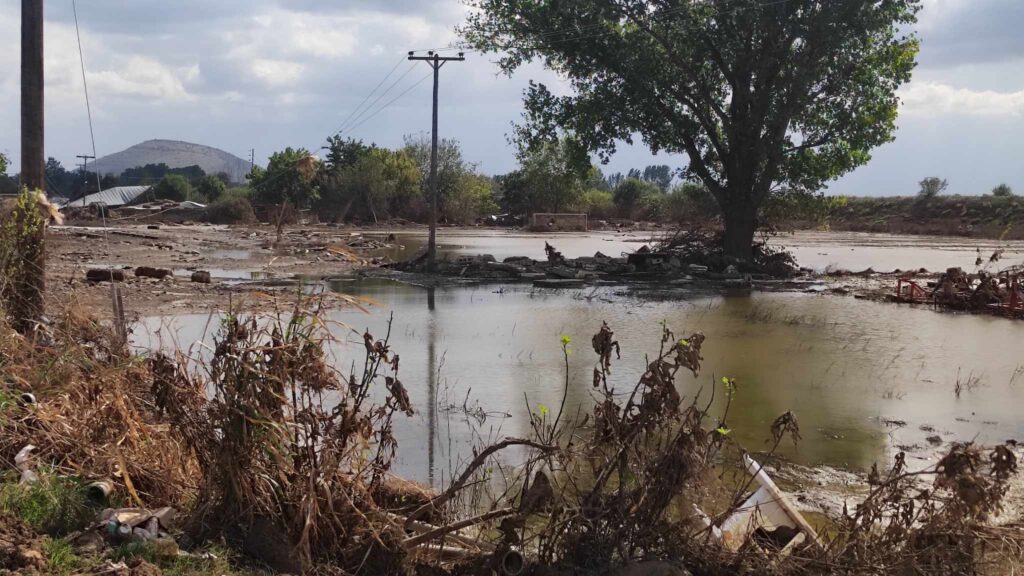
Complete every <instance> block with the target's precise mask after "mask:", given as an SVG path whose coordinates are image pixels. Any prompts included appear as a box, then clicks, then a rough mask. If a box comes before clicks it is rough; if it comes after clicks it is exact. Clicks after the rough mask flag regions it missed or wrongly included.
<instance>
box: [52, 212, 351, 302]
mask: <svg viewBox="0 0 1024 576" xmlns="http://www.w3.org/2000/svg"><path fill="white" fill-rule="evenodd" d="M48 239H49V244H48V246H47V251H48V260H47V287H48V290H47V297H48V299H49V303H50V304H51V305H55V304H65V303H68V302H69V301H75V302H77V303H78V304H80V305H83V306H84V307H85V308H86V309H88V310H89V311H90V312H94V313H96V314H99V315H100V316H103V317H108V316H109V310H110V308H111V306H110V301H111V291H110V285H109V283H107V282H100V283H93V282H89V281H87V280H86V273H87V271H88V270H90V269H99V268H103V269H107V268H109V269H119V270H123V271H124V274H125V281H124V282H123V283H119V285H120V286H121V289H122V291H123V299H124V302H125V309H126V310H127V311H130V312H131V313H134V314H138V315H141V316H151V315H172V314H180V313H186V312H197V311H207V310H211V309H225V308H227V307H229V306H230V305H231V304H233V303H234V304H239V303H245V304H246V306H249V307H251V306H259V305H260V304H261V303H262V302H265V301H266V300H267V298H266V296H267V295H269V294H272V293H274V292H280V291H288V290H294V289H295V287H294V281H293V279H294V278H295V277H297V276H303V277H305V276H309V277H325V276H334V275H343V274H347V273H351V272H352V271H353V270H355V269H357V268H359V267H362V266H365V265H369V264H370V263H371V259H364V258H363V257H362V256H361V255H360V252H365V250H363V249H362V248H360V247H352V246H350V244H352V243H356V244H358V242H354V241H355V240H359V239H361V236H360V234H359V233H358V232H353V231H351V230H347V229H340V228H329V227H317V228H315V229H314V228H301V229H294V230H287V231H286V232H285V234H284V237H283V240H282V242H281V243H280V244H276V233H275V231H274V229H273V228H272V227H270V226H231V227H228V226H214V225H167V224H163V225H159V226H157V227H155V229H154V227H151V226H145V225H135V226H124V227H116V228H84V227H73V226H67V227H60V226H58V227H52V228H51V229H50V230H49V235H48ZM140 266H147V267H152V268H163V269H169V270H171V271H173V275H172V276H169V277H166V278H163V279H159V280H158V279H154V278H146V277H142V278H138V277H136V276H135V273H134V271H135V269H136V268H137V267H140ZM194 271H207V272H210V275H211V283H209V284H203V283H197V282H192V281H191V278H190V277H191V275H192V273H193V272H194Z"/></svg>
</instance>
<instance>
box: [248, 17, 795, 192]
mask: <svg viewBox="0 0 1024 576" xmlns="http://www.w3.org/2000/svg"><path fill="white" fill-rule="evenodd" d="M789 1H790V0H770V1H768V2H758V3H755V4H748V5H741V6H736V7H735V8H732V9H731V10H722V9H719V10H718V11H717V12H716V13H717V14H719V15H724V14H732V13H736V12H739V11H740V10H746V9H756V8H765V7H769V6H775V5H780V4H786V3H788V2H789ZM690 8H691V7H690V6H680V7H677V8H668V9H665V10H662V11H660V12H656V13H651V14H650V18H651V19H654V18H657V17H664V16H665V15H671V14H674V13H680V12H684V11H686V10H689V9H690ZM606 25H607V24H606V23H604V22H599V23H595V24H591V25H588V26H582V27H580V26H573V27H571V28H569V27H566V28H562V29H560V30H552V31H549V32H544V33H541V34H538V35H537V38H538V39H540V40H543V41H545V44H547V45H552V44H562V43H565V42H573V41H578V40H585V39H592V38H600V37H602V36H612V35H618V34H620V31H619V30H609V31H604V32H600V33H597V34H580V33H581V32H589V31H590V30H598V29H601V28H604V27H605V26H606ZM571 33H575V34H571ZM562 34H566V35H565V36H561V37H559V36H560V35H562ZM510 48H511V46H505V47H502V48H501V49H503V50H508V49H510ZM431 51H432V52H451V51H459V52H462V53H464V54H473V53H483V52H485V51H484V50H482V49H472V48H466V47H465V45H461V46H460V45H453V44H449V45H448V46H444V47H438V48H429V49H419V50H412V51H410V53H416V52H431ZM403 59H404V58H403ZM400 64H401V60H399V62H398V63H396V64H395V66H393V67H392V69H391V70H390V71H389V72H388V73H387V74H386V75H385V77H384V78H383V79H382V80H381V81H380V82H379V83H378V84H377V85H376V86H375V87H374V88H373V90H371V91H370V93H369V94H367V96H366V97H365V98H364V99H363V101H362V102H360V104H359V106H357V107H356V108H355V109H354V110H353V111H352V112H351V113H350V114H349V116H348V117H346V120H345V122H343V123H342V127H341V128H339V129H338V130H336V131H335V132H333V133H332V134H331V136H330V137H333V136H338V135H341V134H345V133H347V134H351V133H352V132H353V131H354V130H355V129H356V128H359V127H360V126H362V125H364V124H365V123H366V122H368V121H369V120H370V119H372V118H374V117H376V116H377V115H378V114H380V113H381V112H383V111H384V110H386V109H387V108H389V107H390V106H392V105H393V104H394V103H395V102H397V101H398V100H399V99H401V98H402V97H403V96H405V95H406V94H408V93H409V92H410V91H412V90H413V89H414V88H416V87H417V86H419V85H420V84H422V83H423V82H424V81H425V80H426V79H427V78H429V77H430V74H429V73H428V74H427V75H426V76H424V77H423V78H421V79H420V80H418V81H416V82H415V83H414V84H412V85H411V86H409V87H408V88H407V89H406V90H404V91H403V92H401V93H400V94H399V95H398V96H396V97H395V98H393V99H392V100H390V101H388V102H387V103H386V104H384V105H383V106H381V107H380V108H378V109H376V110H375V111H374V112H373V113H370V111H371V110H373V108H374V106H376V105H377V104H378V103H379V102H380V101H381V100H383V99H384V97H385V96H387V94H389V93H390V92H391V91H392V90H393V89H394V88H395V87H396V86H397V85H398V84H399V83H400V82H401V81H402V80H403V79H404V78H405V77H406V76H408V75H409V73H410V72H412V69H413V68H414V67H415V65H413V66H410V67H409V68H407V69H406V71H405V72H404V73H403V74H402V75H401V76H399V78H398V79H396V80H395V81H394V82H393V83H391V85H390V86H388V88H387V89H386V90H385V91H384V92H382V93H381V94H380V95H378V96H377V97H376V98H375V99H374V100H373V102H371V103H370V105H369V106H367V107H366V108H365V109H363V110H362V111H361V112H358V114H357V113H356V112H357V111H358V110H359V109H360V108H362V106H363V105H364V104H365V102H366V101H368V100H369V99H370V98H371V97H372V96H373V94H374V93H375V92H376V91H377V90H378V89H380V86H381V85H383V84H384V82H386V81H387V79H388V78H390V77H391V75H392V74H394V72H395V70H397V68H398V67H399V65H400ZM367 114H369V115H367ZM318 152H319V151H317V153H318ZM283 175H284V173H282V174H281V175H279V177H280V176H283ZM275 180H276V178H275ZM267 183H269V182H267Z"/></svg>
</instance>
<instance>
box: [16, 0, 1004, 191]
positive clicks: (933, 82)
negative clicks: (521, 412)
mask: <svg viewBox="0 0 1024 576" xmlns="http://www.w3.org/2000/svg"><path fill="white" fill-rule="evenodd" d="M46 4H47V6H46V90H47V93H46V98H47V101H46V113H47V119H46V120H47V126H46V138H47V140H46V147H47V153H48V155H51V156H54V157H56V158H57V159H59V160H61V161H62V162H63V163H64V165H65V166H67V167H70V166H72V165H73V164H74V163H75V161H76V160H75V155H76V154H84V153H87V152H88V151H90V149H91V145H90V143H89V134H88V126H87V123H86V114H85V102H84V98H83V91H82V80H81V76H80V74H81V72H80V69H79V62H78V50H77V46H76V42H75V29H74V20H73V15H72V11H71V0H46ZM924 4H925V7H924V10H923V11H922V12H921V14H920V22H919V24H918V26H917V30H918V33H919V35H920V37H921V40H922V51H921V55H920V58H919V66H918V68H917V70H916V71H915V75H914V80H913V82H912V83H911V84H909V85H908V86H906V87H905V88H904V90H903V91H902V94H901V95H902V98H903V107H902V111H901V115H900V120H899V125H900V130H899V132H898V133H897V138H896V142H894V143H892V144H889V145H887V146H884V147H882V148H880V149H878V150H876V152H875V154H874V160H873V161H872V162H871V163H870V164H868V165H867V166H865V167H863V168H861V169H859V170H857V171H856V172H855V173H853V174H850V175H848V176H846V177H844V178H843V179H842V180H840V181H838V182H835V183H833V184H832V185H831V187H830V192H832V193H843V194H858V195H886V194H908V193H913V192H914V191H915V189H916V184H915V183H916V182H917V181H918V180H920V179H921V178H922V177H924V176H932V175H934V176H940V177H944V178H948V179H949V181H950V192H953V193H962V194H978V193H983V192H988V191H989V190H990V189H991V188H992V187H993V186H995V185H996V184H999V183H1000V182H1007V183H1009V184H1010V185H1011V186H1013V187H1014V188H1015V189H1017V190H1018V191H1019V192H1024V162H1022V161H1021V160H1022V155H1024V34H1021V31H1020V28H1021V25H1022V24H1024V1H1021V0H924ZM19 10H20V2H17V1H16V0H4V2H3V3H2V4H0V37H2V38H7V39H8V43H7V49H6V50H4V51H0V67H2V69H3V70H5V71H6V74H3V77H2V79H0V101H2V102H4V103H6V105H5V106H3V107H0V151H3V152H5V153H6V154H7V155H8V156H10V157H11V158H12V159H13V160H14V161H15V164H14V167H13V169H12V170H11V172H16V171H17V169H18V165H17V158H18V146H19V138H18V134H19V111H18V102H19V96H18V90H19V84H18V82H19V80H18V79H19V74H18V67H19V59H20V54H19V51H18V45H17V42H16V39H17V38H19V26H20V13H19ZM78 11H79V19H80V24H81V27H82V42H83V48H84V51H85V57H86V65H87V67H88V80H89V86H90V90H91V96H92V103H93V114H94V121H95V126H96V145H97V148H98V152H99V155H100V156H102V155H104V154H109V153H112V152H116V151H119V150H122V149H124V148H126V147H128V146H130V145H132V144H136V143H138V142H140V141H143V140H147V139H151V138H167V139H175V140H186V141H190V142H197V143H201V144H208V145H211V146H216V147H218V148H222V149H224V150H227V151H229V152H232V153H234V154H236V155H238V156H240V157H244V158H247V157H248V150H249V149H250V148H255V149H256V157H257V160H259V161H263V160H265V158H266V156H267V155H269V153H270V152H272V151H274V150H278V149H281V148H283V147H285V146H296V147H297V146H303V147H307V148H311V149H316V148H319V147H320V146H321V145H322V144H323V143H324V138H325V137H326V136H327V135H328V134H330V133H332V132H333V131H334V130H336V129H337V128H338V127H340V126H341V125H342V123H343V121H344V120H345V119H346V118H347V117H349V115H350V113H351V112H352V110H353V109H354V108H355V107H356V106H357V105H359V103H360V102H361V101H362V100H363V98H364V97H365V96H366V95H367V94H368V93H369V92H370V90H372V89H373V88H374V86H375V85H376V84H377V83H378V82H379V81H380V80H381V79H382V78H383V77H384V75H385V74H387V72H388V71H389V70H391V69H392V68H393V67H394V66H395V65H396V64H397V65H398V68H397V69H395V73H394V74H393V75H392V76H391V79H389V81H388V83H386V84H385V85H384V86H385V87H387V86H388V85H390V83H391V82H392V81H394V80H395V79H397V78H401V80H400V81H399V82H398V84H397V85H395V87H394V89H393V90H392V91H391V92H390V93H389V94H388V95H387V96H385V97H384V99H383V100H381V101H380V102H379V103H378V107H379V106H382V105H384V104H386V103H388V102H389V101H391V100H392V98H394V97H395V96H398V95H399V94H401V93H402V92H404V91H405V90H406V89H407V88H409V87H410V86H412V85H413V84H415V83H416V82H419V81H421V80H424V81H423V82H422V83H420V84H419V85H418V86H415V87H414V88H412V89H411V91H409V92H408V93H406V94H405V96H403V97H402V98H400V99H399V100H397V101H396V102H394V104H392V105H391V106H390V107H387V108H386V109H385V110H384V111H383V112H381V113H380V114H377V115H375V116H373V117H372V118H369V120H366V121H365V122H362V123H361V124H359V125H358V126H355V127H354V128H353V129H352V131H351V132H349V133H348V134H349V135H351V136H353V137H355V138H358V139H362V140H364V141H368V142H376V143H378V144H380V145H384V146H397V145H399V144H401V142H402V137H403V135H405V134H409V133H416V132H421V131H429V130H430V81H429V79H426V76H427V75H428V74H429V68H428V67H427V65H426V64H424V63H418V65H414V64H412V63H408V62H405V61H404V57H405V54H406V52H407V51H408V50H411V49H426V48H432V47H440V46H446V45H449V43H451V42H452V41H454V40H455V34H454V31H453V27H454V26H455V25H456V24H458V23H460V22H461V21H462V19H463V16H464V8H463V6H462V4H461V2H460V0H436V1H433V2H424V1H421V0H380V1H373V0H320V1H316V0H217V1H211V0H174V1H169V0H131V1H128V2H126V1H124V0H79V6H78ZM403 74H404V76H403ZM530 79H535V80H538V81H543V82H547V83H549V84H553V83H557V82H558V80H557V78H554V77H553V76H552V75H551V74H550V73H549V72H547V71H545V70H542V69H541V68H540V67H538V66H531V67H528V68H525V69H523V70H521V71H520V72H518V73H517V74H516V76H515V77H513V78H507V77H505V76H501V75H498V73H497V69H496V67H495V66H494V65H493V64H492V63H491V62H490V61H489V60H488V59H487V58H486V57H481V56H478V55H470V57H469V59H468V60H467V61H466V62H465V63H455V64H450V65H448V66H446V67H445V68H444V69H443V71H442V74H441V101H442V108H441V134H442V136H444V137H451V138H456V139H458V140H459V141H461V142H462V145H463V149H464V152H465V155H466V157H467V158H468V159H469V160H471V161H473V162H477V163H479V165H480V169H481V170H482V171H484V172H486V173H504V172H507V171H509V170H511V169H513V168H514V166H515V160H514V158H513V150H512V148H511V147H510V146H509V145H508V142H507V134H508V133H509V131H510V125H511V123H512V122H515V121H517V120H518V119H519V118H520V114H521V110H522V103H521V96H522V91H523V88H524V87H525V86H526V84H527V82H528V81H529V80H530ZM374 110H376V108H375V109H373V110H371V113H372V112H373V111H374ZM367 116H369V114H367ZM350 123H351V122H350ZM652 160H654V159H652V158H651V156H650V154H649V153H648V152H647V150H646V149H644V148H643V147H642V146H635V147H632V148H622V149H620V151H619V153H618V154H617V155H616V157H615V158H614V159H613V161H612V163H611V165H610V166H608V167H603V169H604V170H605V171H606V172H609V171H611V172H614V171H625V170H626V169H628V168H630V167H632V166H643V165H645V164H648V163H651V161H652ZM657 161H658V162H664V163H669V164H672V165H673V166H674V167H676V166H679V165H681V164H682V163H683V160H682V159H681V158H673V157H661V158H659V159H657Z"/></svg>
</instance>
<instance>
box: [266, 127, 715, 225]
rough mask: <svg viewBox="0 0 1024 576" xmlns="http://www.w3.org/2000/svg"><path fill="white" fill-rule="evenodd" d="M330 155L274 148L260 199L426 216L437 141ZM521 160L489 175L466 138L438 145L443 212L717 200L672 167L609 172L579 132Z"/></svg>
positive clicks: (336, 147) (673, 211) (351, 146)
mask: <svg viewBox="0 0 1024 576" xmlns="http://www.w3.org/2000/svg"><path fill="white" fill-rule="evenodd" d="M326 149H327V154H326V157H325V159H324V160H323V161H322V162H317V163H316V165H315V166H311V167H307V168H303V165H304V164H306V163H310V162H312V161H311V160H309V159H310V157H311V155H310V152H309V151H308V150H305V149H302V148H299V149H295V148H287V149H285V150H282V151H280V152H277V153H275V154H273V155H272V156H271V157H270V162H269V164H268V166H267V168H266V169H263V168H259V167H257V168H256V169H255V170H254V172H253V173H252V174H251V175H250V186H251V189H252V193H253V199H254V200H255V201H256V202H258V203H261V204H272V205H281V204H286V203H287V204H289V205H291V206H297V207H299V208H308V209H313V210H315V211H316V212H317V214H318V216H319V217H320V218H321V219H323V220H332V221H341V220H360V221H379V220H384V219H389V218H407V219H411V220H418V221H423V220H425V218H426V214H427V210H428V206H429V204H428V199H429V175H430V139H429V137H428V136H427V135H425V134H420V135H414V136H407V137H406V138H405V143H404V145H403V146H402V147H401V148H399V149H394V150H392V149H388V148H382V147H378V146H376V145H375V144H369V145H368V144H365V143H363V142H361V141H357V140H352V139H343V138H340V137H333V138H331V139H329V140H328V146H327V147H326ZM518 161H519V166H518V168H517V169H516V170H514V171H513V172H510V173H508V174H505V175H502V176H496V177H488V176H484V175H482V174H480V173H479V172H478V171H477V167H476V166H475V165H474V164H472V163H470V162H467V161H466V160H465V158H464V157H463V153H462V149H461V147H460V146H459V143H458V142H457V141H455V140H442V141H441V142H440V143H439V148H438V174H437V179H438V214H439V218H440V219H441V220H442V221H447V222H452V223H462V224H467V223H473V222H474V221H476V220H477V219H478V218H479V217H481V216H485V215H489V214H493V213H495V212H497V211H499V210H500V211H502V212H506V213H509V214H513V215H517V216H519V215H526V214H531V213H534V212H585V213H587V214H588V215H590V216H591V218H598V219H605V218H614V217H623V218H640V219H653V220H666V219H673V220H681V219H684V218H685V217H686V216H687V214H688V213H693V212H694V210H695V209H697V208H699V209H700V213H701V214H704V213H705V212H706V211H707V210H709V209H710V210H711V211H712V212H714V210H713V207H712V206H711V205H713V204H714V200H713V198H712V197H711V196H710V195H709V194H707V193H706V191H705V190H704V188H703V187H702V186H700V185H698V184H694V183H685V182H684V183H680V184H677V185H676V186H675V187H672V181H673V172H672V170H671V169H670V167H669V166H666V165H656V166H648V167H646V168H644V169H642V170H641V169H633V170H630V171H629V172H628V173H627V174H625V175H623V174H621V173H618V174H613V175H610V176H605V175H604V174H602V173H601V171H600V170H599V169H598V168H597V167H596V166H594V165H593V163H592V162H591V158H590V155H589V154H588V153H587V151H586V150H584V149H583V148H582V147H580V146H579V145H578V144H576V143H575V142H574V141H573V140H571V139H561V140H558V141H556V142H550V143H544V144H542V145H539V146H536V147H533V148H527V149H523V150H521V151H520V153H519V154H518Z"/></svg>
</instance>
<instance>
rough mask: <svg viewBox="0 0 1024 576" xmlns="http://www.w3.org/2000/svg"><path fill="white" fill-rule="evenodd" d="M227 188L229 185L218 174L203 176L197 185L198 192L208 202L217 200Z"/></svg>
mask: <svg viewBox="0 0 1024 576" xmlns="http://www.w3.org/2000/svg"><path fill="white" fill-rule="evenodd" d="M226 190H227V185H226V184H224V181H223V180H221V179H220V178H218V177H217V176H203V179H202V180H200V181H199V184H198V185H197V186H196V192H198V194H199V195H200V196H201V197H203V198H204V199H205V200H206V201H207V202H216V201H217V200H220V197H221V196H222V195H223V194H224V192H225V191H226Z"/></svg>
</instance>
